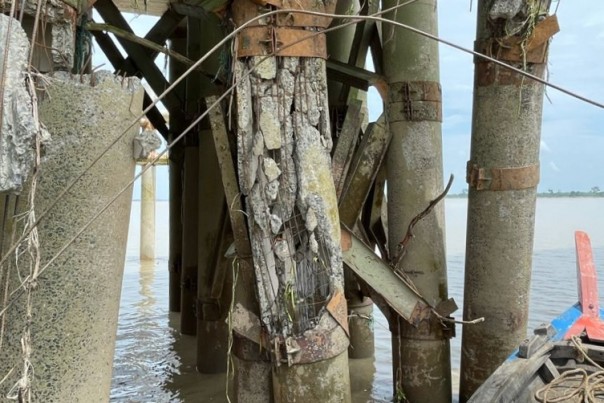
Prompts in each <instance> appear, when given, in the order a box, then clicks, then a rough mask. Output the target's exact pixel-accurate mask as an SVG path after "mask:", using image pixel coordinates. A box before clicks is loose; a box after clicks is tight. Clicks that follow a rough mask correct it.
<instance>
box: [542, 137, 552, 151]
mask: <svg viewBox="0 0 604 403" xmlns="http://www.w3.org/2000/svg"><path fill="white" fill-rule="evenodd" d="M539 149H540V150H541V151H547V152H551V151H552V150H551V148H549V146H548V145H547V143H546V142H545V141H543V140H541V142H540V143H539Z"/></svg>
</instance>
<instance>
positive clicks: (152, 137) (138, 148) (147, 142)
mask: <svg viewBox="0 0 604 403" xmlns="http://www.w3.org/2000/svg"><path fill="white" fill-rule="evenodd" d="M141 127H142V129H143V130H142V131H141V132H140V133H138V134H137V135H136V136H135V137H134V140H133V142H132V154H133V157H134V159H136V160H139V159H146V158H148V157H149V155H150V154H151V153H152V152H153V151H155V150H157V149H158V148H159V147H161V138H160V137H159V135H158V134H157V131H156V130H155V129H154V128H153V126H151V124H150V123H149V121H148V120H147V119H145V118H143V119H141Z"/></svg>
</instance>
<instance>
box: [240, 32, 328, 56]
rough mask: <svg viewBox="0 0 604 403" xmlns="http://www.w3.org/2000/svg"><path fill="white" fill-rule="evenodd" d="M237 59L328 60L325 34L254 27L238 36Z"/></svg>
mask: <svg viewBox="0 0 604 403" xmlns="http://www.w3.org/2000/svg"><path fill="white" fill-rule="evenodd" d="M237 43H238V47H237V57H248V56H268V55H274V56H291V57H320V58H322V59H327V45H326V39H325V34H322V33H317V32H316V31H307V30H305V29H298V28H282V27H275V26H272V25H264V26H252V27H248V28H245V29H243V30H242V31H241V32H240V33H239V35H238V42H237Z"/></svg>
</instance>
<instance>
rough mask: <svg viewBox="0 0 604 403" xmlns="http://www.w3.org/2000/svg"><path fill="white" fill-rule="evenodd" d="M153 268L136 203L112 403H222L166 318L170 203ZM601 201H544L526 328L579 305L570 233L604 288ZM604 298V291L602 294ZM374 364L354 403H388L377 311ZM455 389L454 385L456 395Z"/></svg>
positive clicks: (452, 238)
mask: <svg viewBox="0 0 604 403" xmlns="http://www.w3.org/2000/svg"><path fill="white" fill-rule="evenodd" d="M156 208H157V224H156V242H157V250H156V254H157V257H158V258H157V259H156V261H155V262H150V263H141V262H140V261H139V259H138V247H139V235H138V234H139V214H140V203H139V202H134V203H133V206H132V217H131V223H130V236H129V243H128V253H127V255H128V258H127V261H126V268H125V272H124V282H123V287H122V298H121V305H120V318H119V328H118V335H117V344H116V352H115V362H114V375H113V385H112V393H111V400H112V401H114V402H225V401H226V398H225V396H224V392H223V391H224V390H225V382H226V379H225V376H224V375H212V376H208V375H200V374H198V373H196V371H195V368H194V352H195V339H194V337H190V336H182V335H180V334H179V333H178V331H177V330H176V329H178V314H171V313H169V312H168V257H167V256H168V232H169V231H168V203H167V202H158V203H157V204H156ZM466 210H467V202H466V200H465V199H447V200H446V217H447V264H448V278H449V294H450V296H451V297H453V298H455V300H456V301H457V304H458V305H459V306H460V310H459V311H458V312H457V313H456V314H455V315H457V316H461V305H462V300H463V276H464V273H463V271H464V254H465V235H466V234H465V228H466ZM603 210H604V199H598V198H552V199H539V200H538V203H537V216H536V227H535V245H534V255H533V275H532V284H531V302H530V313H529V329H533V328H534V327H536V326H538V325H539V324H541V323H544V322H549V320H550V319H551V318H552V317H554V316H556V315H557V314H559V313H560V312H562V311H564V310H565V309H566V308H567V307H568V306H570V305H571V304H573V303H575V302H576V301H577V287H576V269H575V251H574V238H573V233H574V231H575V230H577V229H580V230H584V231H586V232H588V233H589V234H590V236H591V239H592V246H593V248H594V255H595V260H596V266H597V267H598V268H599V272H600V274H601V275H600V278H599V281H598V282H599V287H600V289H604V215H602V211H603ZM603 292H604V291H603ZM375 312H376V315H375V340H376V341H375V344H376V352H375V359H366V360H351V374H352V375H351V376H352V377H353V379H352V382H351V384H352V386H353V397H354V401H355V403H361V402H387V401H390V395H391V390H392V386H391V384H392V369H391V365H392V364H391V363H392V361H391V349H390V333H389V331H388V325H387V322H386V320H385V319H384V317H383V316H382V315H381V314H380V313H379V311H378V310H377V309H376V310H375ZM460 345H461V329H460V328H459V326H458V329H457V337H456V338H454V339H453V340H452V341H451V349H452V357H451V360H452V367H453V369H454V382H456V381H457V378H458V377H457V374H458V372H459V356H460V353H459V351H460ZM455 387H456V386H455V385H454V388H455Z"/></svg>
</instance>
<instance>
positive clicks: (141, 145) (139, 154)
mask: <svg viewBox="0 0 604 403" xmlns="http://www.w3.org/2000/svg"><path fill="white" fill-rule="evenodd" d="M140 124H141V129H142V131H141V132H140V133H139V134H138V135H137V136H136V137H135V138H134V159H135V160H137V161H141V160H142V161H152V160H153V159H154V158H155V157H156V156H157V153H156V152H155V150H157V149H158V148H159V147H160V146H161V139H160V138H159V135H158V134H157V132H156V131H155V129H154V128H153V126H152V125H151V123H150V122H149V121H148V120H147V119H146V118H143V119H141V122H140ZM141 169H142V170H145V169H146V170H145V171H144V172H143V175H142V176H141V215H140V219H141V221H140V246H139V255H140V258H141V260H153V259H155V165H150V163H149V162H147V163H146V164H144V165H142V166H141Z"/></svg>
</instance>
